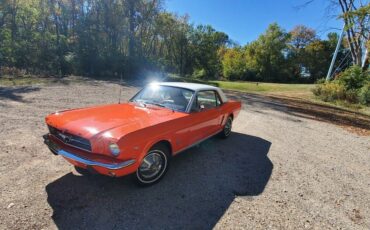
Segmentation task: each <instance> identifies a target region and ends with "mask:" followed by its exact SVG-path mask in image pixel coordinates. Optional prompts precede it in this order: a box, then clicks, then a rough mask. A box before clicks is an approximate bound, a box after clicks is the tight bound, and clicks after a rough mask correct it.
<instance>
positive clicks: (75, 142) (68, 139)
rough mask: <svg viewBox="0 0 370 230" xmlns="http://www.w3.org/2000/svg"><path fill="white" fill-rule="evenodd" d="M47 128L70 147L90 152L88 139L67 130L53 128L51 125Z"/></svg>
mask: <svg viewBox="0 0 370 230" xmlns="http://www.w3.org/2000/svg"><path fill="white" fill-rule="evenodd" d="M48 128H49V132H50V134H51V135H53V136H55V137H56V138H58V139H59V140H60V141H62V142H63V143H65V144H67V145H70V146H72V147H76V148H78V149H82V150H86V151H89V152H91V144H90V141H89V140H87V139H85V138H83V137H79V136H76V135H73V134H70V133H67V132H62V131H60V130H59V129H57V128H54V127H52V126H48Z"/></svg>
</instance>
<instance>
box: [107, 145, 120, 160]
mask: <svg viewBox="0 0 370 230" xmlns="http://www.w3.org/2000/svg"><path fill="white" fill-rule="evenodd" d="M109 150H110V153H111V154H112V155H113V156H115V157H116V156H118V155H119V154H120V150H119V147H118V145H117V144H115V143H111V144H109Z"/></svg>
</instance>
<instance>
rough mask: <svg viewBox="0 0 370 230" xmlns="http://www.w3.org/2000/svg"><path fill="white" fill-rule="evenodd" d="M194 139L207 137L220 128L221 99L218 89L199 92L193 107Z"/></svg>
mask: <svg viewBox="0 0 370 230" xmlns="http://www.w3.org/2000/svg"><path fill="white" fill-rule="evenodd" d="M190 112H191V119H192V121H193V126H192V130H191V133H192V139H193V141H194V142H196V141H200V140H202V139H204V138H207V137H209V136H211V135H213V134H215V133H217V132H218V131H219V130H220V124H221V112H220V100H219V96H218V94H217V92H216V91H214V90H202V91H199V92H197V94H196V97H195V100H194V101H193V104H192V107H191V111H190Z"/></svg>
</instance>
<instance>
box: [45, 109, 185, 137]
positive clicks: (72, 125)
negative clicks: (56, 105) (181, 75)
mask: <svg viewBox="0 0 370 230" xmlns="http://www.w3.org/2000/svg"><path fill="white" fill-rule="evenodd" d="M185 115H186V114H185V113H180V112H176V111H172V110H169V109H167V108H161V107H156V106H151V105H149V106H147V107H144V106H140V105H137V104H134V103H125V104H112V105H104V106H97V107H90V108H82V109H74V110H67V111H61V112H56V113H53V114H51V115H49V116H47V117H46V122H47V124H48V125H50V126H53V127H55V128H57V129H59V130H62V131H63V132H68V133H71V134H74V135H78V136H81V137H84V138H87V139H91V138H92V137H94V136H97V135H98V134H103V133H105V132H107V131H109V130H111V129H114V128H117V127H121V129H120V130H122V131H121V133H119V134H117V133H115V135H114V136H111V134H110V133H108V132H107V133H108V136H109V137H110V138H114V139H119V138H120V137H121V136H123V135H125V134H127V133H130V132H134V131H136V130H139V129H142V128H145V127H148V126H152V125H156V124H158V123H161V122H165V121H168V120H171V119H175V118H178V117H182V116H185ZM122 132H123V133H122Z"/></svg>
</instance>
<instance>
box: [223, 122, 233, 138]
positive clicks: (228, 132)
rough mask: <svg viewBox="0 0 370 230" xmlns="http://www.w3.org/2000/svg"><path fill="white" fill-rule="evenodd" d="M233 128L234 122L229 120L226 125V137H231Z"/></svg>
mask: <svg viewBox="0 0 370 230" xmlns="http://www.w3.org/2000/svg"><path fill="white" fill-rule="evenodd" d="M231 127H232V120H231V118H229V119H227V122H226V124H225V128H224V133H225V136H229V135H230V133H231Z"/></svg>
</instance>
